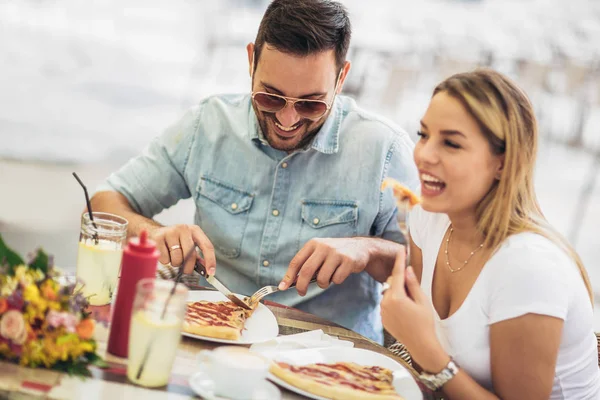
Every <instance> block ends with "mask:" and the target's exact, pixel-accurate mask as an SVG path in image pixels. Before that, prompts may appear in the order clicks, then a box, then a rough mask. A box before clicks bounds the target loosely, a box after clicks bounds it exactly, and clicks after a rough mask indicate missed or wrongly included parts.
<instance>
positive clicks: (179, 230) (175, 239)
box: [149, 225, 217, 275]
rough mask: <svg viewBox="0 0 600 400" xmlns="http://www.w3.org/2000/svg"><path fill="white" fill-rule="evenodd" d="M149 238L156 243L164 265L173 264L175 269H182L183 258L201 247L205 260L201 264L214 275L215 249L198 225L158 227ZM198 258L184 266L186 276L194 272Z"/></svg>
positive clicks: (192, 259)
mask: <svg viewBox="0 0 600 400" xmlns="http://www.w3.org/2000/svg"><path fill="white" fill-rule="evenodd" d="M149 236H150V238H151V239H152V240H154V241H155V242H156V246H157V248H158V251H160V258H159V259H158V260H159V261H160V262H161V263H162V264H168V263H171V265H172V266H174V267H181V263H182V262H183V257H184V256H185V254H187V253H188V252H189V251H190V250H192V249H193V248H194V247H195V246H198V247H200V250H201V251H202V255H203V256H204V259H201V258H200V262H202V264H204V266H205V267H206V271H207V272H208V274H209V275H214V273H215V270H216V266H217V261H216V259H215V248H214V246H213V244H212V243H211V242H210V240H209V239H208V237H207V236H206V234H205V233H204V232H203V231H202V229H200V227H199V226H198V225H174V226H165V227H157V228H155V229H152V230H150V232H149ZM196 260H197V258H196V257H194V258H191V259H190V260H189V261H188V262H187V264H185V265H184V266H183V271H184V272H185V273H186V274H191V273H192V271H193V270H194V265H195V264H196Z"/></svg>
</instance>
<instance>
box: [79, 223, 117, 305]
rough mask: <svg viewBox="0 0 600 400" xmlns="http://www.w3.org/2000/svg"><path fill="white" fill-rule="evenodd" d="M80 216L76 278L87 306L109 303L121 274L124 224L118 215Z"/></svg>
mask: <svg viewBox="0 0 600 400" xmlns="http://www.w3.org/2000/svg"><path fill="white" fill-rule="evenodd" d="M93 216H94V223H95V224H96V226H94V223H92V221H91V219H90V215H89V213H85V214H83V215H82V216H81V229H80V232H79V250H78V252H77V278H78V281H80V282H81V290H82V292H83V295H84V296H85V297H88V298H89V302H90V305H93V306H102V305H105V304H109V303H110V302H111V299H112V296H113V293H114V292H115V290H116V287H117V283H118V280H119V273H120V270H121V258H122V256H123V247H124V246H125V243H126V239H127V220H126V219H125V218H122V217H119V216H118V215H113V214H108V213H102V212H94V213H93Z"/></svg>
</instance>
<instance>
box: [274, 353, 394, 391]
mask: <svg viewBox="0 0 600 400" xmlns="http://www.w3.org/2000/svg"><path fill="white" fill-rule="evenodd" d="M270 372H271V373H272V374H273V375H275V376H276V377H278V378H279V379H281V380H283V381H285V382H287V383H289V384H290V385H292V386H295V387H297V388H298V389H302V390H305V391H307V392H309V393H312V394H315V395H317V396H321V397H325V398H328V399H331V400H402V399H403V398H402V397H401V396H400V395H398V394H377V393H370V392H366V391H362V390H358V389H352V388H349V387H345V386H340V385H335V381H333V380H332V384H331V385H327V384H324V383H320V382H317V381H316V380H315V379H312V378H310V377H308V376H304V375H301V374H297V373H294V372H292V371H290V370H289V369H287V368H283V367H281V366H280V365H279V364H278V363H277V362H273V363H272V364H271V367H270Z"/></svg>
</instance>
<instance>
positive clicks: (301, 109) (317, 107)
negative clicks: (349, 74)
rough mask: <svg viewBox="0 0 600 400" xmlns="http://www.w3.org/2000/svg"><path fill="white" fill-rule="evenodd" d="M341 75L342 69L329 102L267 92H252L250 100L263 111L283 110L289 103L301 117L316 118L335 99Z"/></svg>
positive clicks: (329, 106)
mask: <svg viewBox="0 0 600 400" xmlns="http://www.w3.org/2000/svg"><path fill="white" fill-rule="evenodd" d="M341 75H342V71H341V70H340V73H339V75H338V79H337V81H336V83H335V89H334V91H333V93H334V94H333V99H331V102H330V103H327V102H325V101H323V100H310V99H298V98H295V97H286V96H280V95H278V94H273V93H267V92H253V93H252V100H253V101H254V104H256V107H257V108H258V109H259V110H261V111H263V112H268V113H276V112H278V111H281V110H283V109H284V108H285V107H287V105H288V104H291V105H292V106H293V107H294V110H296V112H297V113H298V115H300V116H301V117H303V118H307V119H312V120H316V119H319V118H321V117H322V116H323V115H325V114H326V113H327V111H329V109H330V108H331V105H332V104H333V101H334V100H335V93H336V92H337V89H338V85H339V82H340V77H341Z"/></svg>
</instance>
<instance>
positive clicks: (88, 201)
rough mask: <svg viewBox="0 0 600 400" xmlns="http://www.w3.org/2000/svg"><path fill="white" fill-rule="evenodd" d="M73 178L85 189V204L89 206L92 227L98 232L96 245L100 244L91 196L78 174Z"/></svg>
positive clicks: (95, 234)
mask: <svg viewBox="0 0 600 400" xmlns="http://www.w3.org/2000/svg"><path fill="white" fill-rule="evenodd" d="M73 176H74V177H75V179H77V182H79V184H80V185H81V187H82V188H83V194H85V202H86V204H87V209H88V215H89V216H90V219H91V220H92V225H94V228H95V229H96V232H94V235H93V236H94V240H95V241H96V244H98V225H96V222H95V221H94V213H93V212H92V204H91V203H90V196H89V195H88V191H87V188H86V187H85V185H84V184H83V182H82V181H81V179H79V177H78V176H77V174H76V173H75V172H73Z"/></svg>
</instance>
